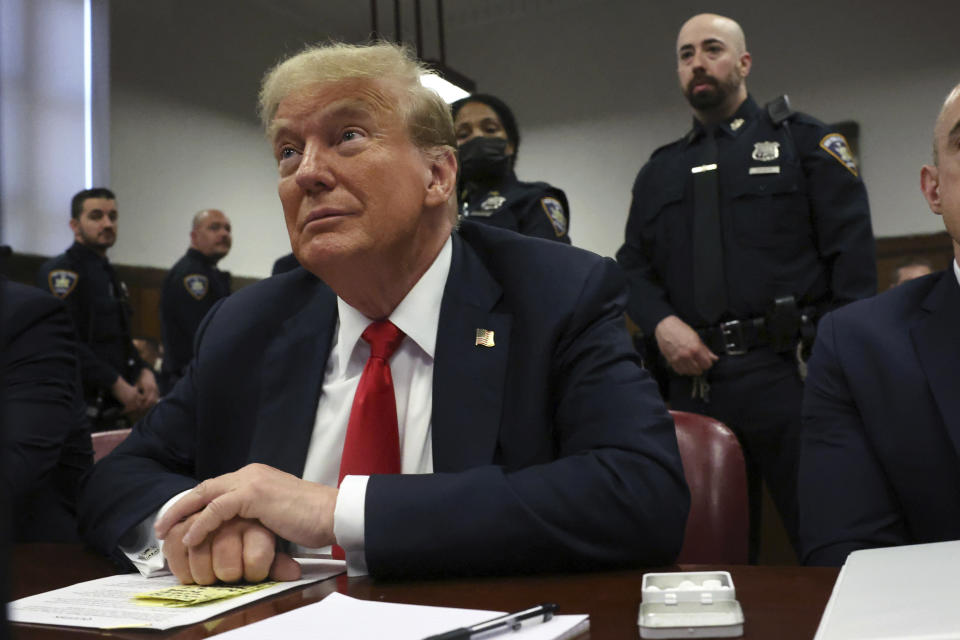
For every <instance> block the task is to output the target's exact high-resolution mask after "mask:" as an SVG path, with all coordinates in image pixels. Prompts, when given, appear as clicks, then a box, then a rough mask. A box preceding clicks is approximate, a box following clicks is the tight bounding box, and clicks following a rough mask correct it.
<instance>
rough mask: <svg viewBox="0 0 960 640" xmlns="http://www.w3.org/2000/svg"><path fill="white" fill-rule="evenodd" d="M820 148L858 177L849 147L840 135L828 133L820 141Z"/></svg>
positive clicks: (855, 163)
mask: <svg viewBox="0 0 960 640" xmlns="http://www.w3.org/2000/svg"><path fill="white" fill-rule="evenodd" d="M820 148H821V149H823V150H824V151H826V152H827V153H829V154H830V155H832V156H833V157H834V158H836V159H837V160H838V161H839V162H840V164H842V165H843V166H844V167H846V168H847V170H848V171H849V172H850V173H852V174H853V175H855V176H857V177H859V176H860V173H859V171H857V162H856V160H854V159H853V154H852V153H851V152H850V145H849V144H847V139H846V138H844V137H843V136H842V135H840V134H839V133H828V134H827V135H825V136H823V139H822V140H821V141H820Z"/></svg>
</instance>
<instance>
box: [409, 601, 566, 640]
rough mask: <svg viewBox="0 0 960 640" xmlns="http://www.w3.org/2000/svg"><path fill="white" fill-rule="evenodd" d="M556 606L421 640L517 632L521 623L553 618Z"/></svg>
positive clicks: (456, 639) (465, 638) (463, 639)
mask: <svg viewBox="0 0 960 640" xmlns="http://www.w3.org/2000/svg"><path fill="white" fill-rule="evenodd" d="M556 610H557V605H555V604H553V603H547V604H541V605H537V606H536V607H530V608H529V609H524V610H523V611H517V612H516V613H508V614H506V615H504V616H500V617H499V618H493V619H492V620H487V621H486V622H480V623H478V624H475V625H473V626H472V627H460V628H459V629H453V630H452V631H447V632H446V633H440V634H437V635H435V636H430V637H429V638H424V639H423V640H468V638H477V637H479V636H486V635H495V634H498V633H505V632H507V631H519V630H520V627H522V626H523V623H524V622H526V623H528V624H529V623H534V622H546V621H547V620H549V619H550V618H552V617H553V612H554V611H556Z"/></svg>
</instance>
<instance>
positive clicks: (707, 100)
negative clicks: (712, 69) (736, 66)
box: [684, 71, 743, 111]
mask: <svg viewBox="0 0 960 640" xmlns="http://www.w3.org/2000/svg"><path fill="white" fill-rule="evenodd" d="M742 80H743V79H742V78H741V77H740V76H739V74H737V72H736V71H734V72H732V73H731V74H730V76H729V77H728V78H726V80H725V81H723V82H721V81H719V80H717V79H716V78H713V77H711V76H707V75H700V76H694V78H693V79H692V80H690V82H689V83H687V88H686V90H685V91H684V94H685V95H686V98H687V102H689V103H690V106H691V107H693V108H694V109H697V110H698V111H709V110H711V109H716V108H717V107H719V106H721V105H723V104H724V103H725V102H726V101H727V98H728V97H729V96H730V95H731V94H732V93H734V92H735V91H736V90H737V89H739V88H740V83H741V82H742ZM704 82H707V83H709V84H710V85H712V87H713V88H712V89H707V90H705V91H699V92H697V93H694V92H693V87H694V86H695V85H697V84H703V83H704Z"/></svg>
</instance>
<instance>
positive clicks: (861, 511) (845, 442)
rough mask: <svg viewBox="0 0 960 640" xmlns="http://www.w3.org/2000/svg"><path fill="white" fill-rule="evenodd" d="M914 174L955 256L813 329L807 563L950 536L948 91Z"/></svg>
mask: <svg viewBox="0 0 960 640" xmlns="http://www.w3.org/2000/svg"><path fill="white" fill-rule="evenodd" d="M920 176H921V187H922V190H923V194H924V196H925V197H926V199H927V202H928V203H929V205H930V209H931V210H932V211H933V212H934V213H936V214H938V215H941V216H943V221H944V224H945V225H946V228H947V232H948V233H949V234H950V236H951V237H952V238H953V247H954V255H955V256H956V259H955V261H954V263H953V266H952V268H950V269H947V270H946V271H942V272H940V273H934V274H931V275H928V276H925V277H922V278H918V279H916V280H912V281H910V282H906V283H904V284H902V285H900V286H898V287H896V288H894V289H891V290H890V291H887V292H886V293H883V294H881V295H879V296H876V297H874V298H870V299H867V300H863V301H860V302H857V303H854V304H851V305H849V306H847V307H845V308H843V309H840V310H838V311H835V312H833V313H831V314H828V315H827V316H825V317H824V318H823V320H821V322H820V327H819V331H818V335H817V341H816V345H815V347H814V350H813V357H812V358H811V360H810V369H809V376H808V378H807V388H806V394H805V397H804V405H803V435H802V453H801V460H800V480H799V484H800V516H801V519H800V541H801V550H802V559H803V561H804V562H805V563H807V564H825V565H840V564H842V563H843V562H844V560H845V559H846V557H847V555H848V554H849V553H850V552H851V551H855V550H857V549H866V548H872V547H886V546H893V545H900V544H915V543H922V542H936V541H941V540H953V539H957V538H960V458H958V452H960V393H958V391H960V385H958V381H960V377H958V375H957V367H958V364H960V337H958V327H960V285H958V280H960V268H958V266H957V262H956V260H960V86H958V87H956V88H955V89H954V90H953V92H952V93H951V94H950V95H949V96H948V98H947V100H946V102H945V103H944V106H943V109H942V110H941V112H940V116H939V118H938V119H937V124H936V127H935V129H934V164H933V165H928V166H924V167H923V169H922V171H921V174H920Z"/></svg>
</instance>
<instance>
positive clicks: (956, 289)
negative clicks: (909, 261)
mask: <svg viewBox="0 0 960 640" xmlns="http://www.w3.org/2000/svg"><path fill="white" fill-rule="evenodd" d="M922 308H923V310H924V312H925V313H924V314H923V317H921V318H920V319H919V320H918V321H917V322H916V323H915V324H914V325H913V327H911V329H910V335H911V337H912V338H913V344H914V348H915V349H916V351H917V357H918V358H919V360H920V365H921V367H922V369H923V371H924V373H925V374H926V376H927V381H928V383H929V385H930V389H931V390H932V392H933V397H934V398H935V400H936V403H937V408H938V409H939V410H940V415H941V417H942V418H943V422H944V424H946V425H947V431H948V432H949V435H950V439H951V440H952V441H953V445H954V447H955V448H956V449H957V451H958V452H960V384H958V372H960V286H958V285H957V279H956V277H955V276H954V272H953V269H948V270H947V271H945V272H944V273H943V274H942V276H941V277H940V280H939V282H937V284H936V285H935V286H934V287H933V289H932V290H931V291H930V294H929V295H928V296H927V298H926V299H925V300H924V301H923V305H922Z"/></svg>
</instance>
